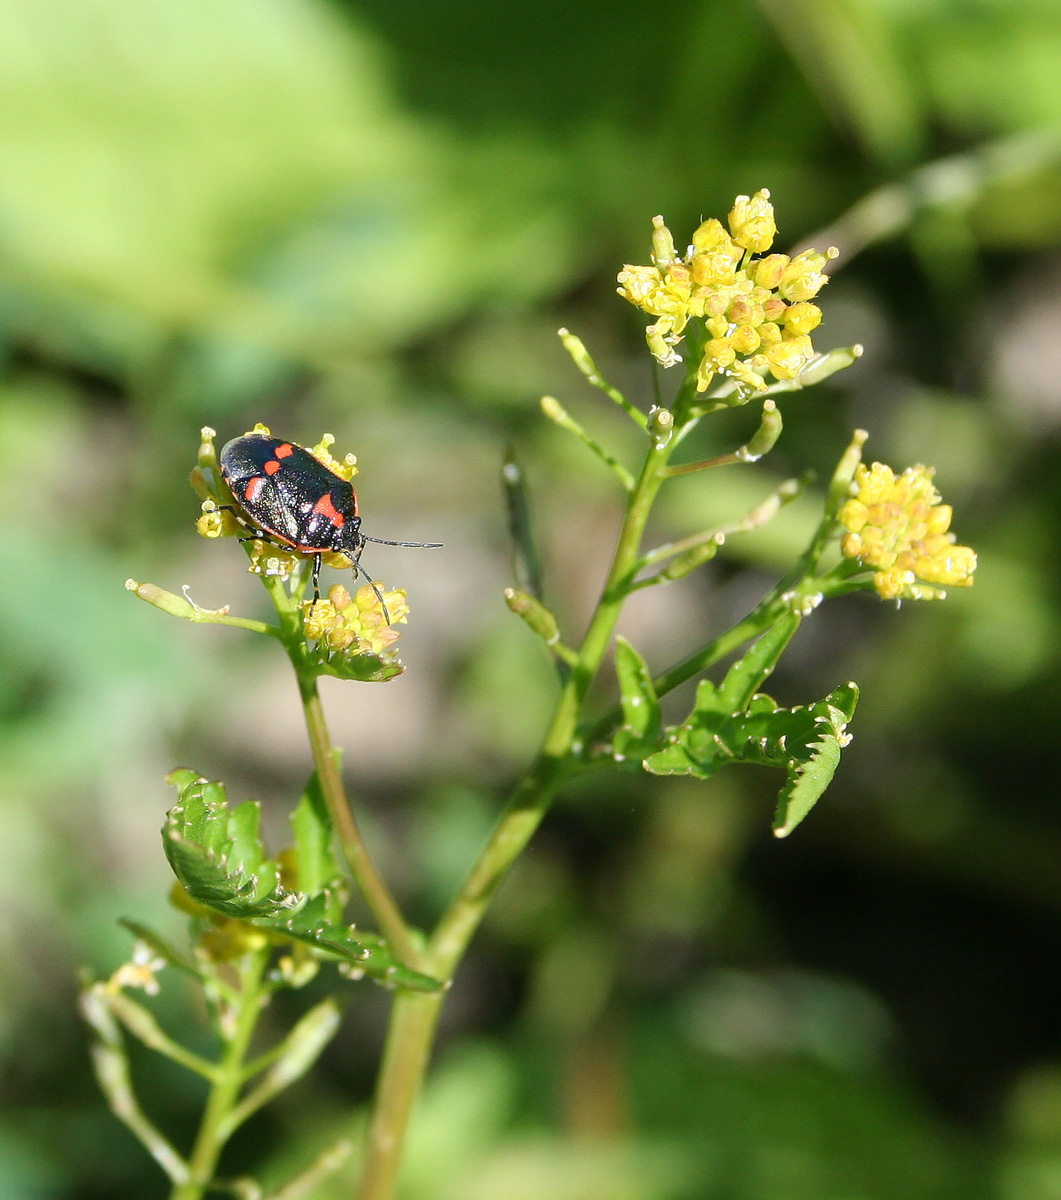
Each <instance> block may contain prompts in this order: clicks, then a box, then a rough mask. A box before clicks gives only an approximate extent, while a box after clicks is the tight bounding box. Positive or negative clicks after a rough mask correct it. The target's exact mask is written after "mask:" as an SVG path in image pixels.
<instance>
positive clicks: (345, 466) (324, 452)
mask: <svg viewBox="0 0 1061 1200" xmlns="http://www.w3.org/2000/svg"><path fill="white" fill-rule="evenodd" d="M334 445H335V438H334V437H332V435H331V434H330V433H325V434H323V435H322V436H321V440H320V441H319V442H318V443H317V444H316V445H315V446H311V447H310V451H309V452H310V454H312V455H313V457H314V458H315V459H317V461H318V462H321V463H323V464H324V466H326V467H327V468H328V470H329V471H331V473H332V474H333V475H338V476H339V478H340V479H345V480H346V481H347V483H349V482H350V480H351V479H353V477H354V476H355V475H356V474H357V459H356V458H355V457H354V455H352V454H348V455H347V456H346V457H345V458H344V459H343V461H342V462H340V461H339V460H338V459H337V458H333V457H332V455H331V453H330V451H331V447H332V446H334Z"/></svg>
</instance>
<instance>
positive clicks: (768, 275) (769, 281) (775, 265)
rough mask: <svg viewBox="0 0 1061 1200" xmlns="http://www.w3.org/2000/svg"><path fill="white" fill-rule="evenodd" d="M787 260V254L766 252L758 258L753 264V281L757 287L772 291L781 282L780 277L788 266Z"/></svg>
mask: <svg viewBox="0 0 1061 1200" xmlns="http://www.w3.org/2000/svg"><path fill="white" fill-rule="evenodd" d="M789 261H790V260H789V257H788V255H787V254H768V255H767V256H766V258H763V259H760V260H759V262H757V263H755V264H754V266H755V275H754V279H755V282H756V283H757V284H758V285H759V287H761V288H764V289H765V290H766V291H768V292H772V291H773V290H774V289H775V288H776V287H777V285H778V284H779V283H780V282H781V277H782V276H783V275H784V273H785V271H786V269H787V268H788V264H789Z"/></svg>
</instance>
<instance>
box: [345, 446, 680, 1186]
mask: <svg viewBox="0 0 1061 1200" xmlns="http://www.w3.org/2000/svg"><path fill="white" fill-rule="evenodd" d="M675 444H676V439H672V440H671V442H670V443H663V444H660V443H655V444H653V445H652V447H651V448H650V449H649V451H648V453H647V454H646V456H645V460H644V464H643V466H642V469H641V473H640V475H639V477H638V479H637V482H636V484H635V485H634V488H633V490H632V492H631V493H630V497H629V499H628V501H627V507H626V513H625V516H624V519H623V526H622V529H621V531H620V534H619V540H618V543H617V545H616V549H615V554H614V557H613V559H612V565H611V570H610V571H609V573H608V579H607V582H606V583H605V585H604V590H603V592H602V593H601V598H600V601H599V603H598V605H597V608H596V610H595V612H594V614H593V617H592V619H591V620H590V623H589V626H588V628H587V630H586V634H585V636H584V638H583V640H582V645H581V646H580V648H579V650H578V654H577V657H576V659H575V661H574V663H573V664H572V669H571V674H570V676H569V678H568V679H567V681H566V683H565V684H564V686H563V689H562V691H561V693H560V697H559V699H558V701H557V705H556V709H555V711H554V713H553V718H552V720H551V721H550V723H549V727H548V729H547V731H546V734H545V737H544V740H543V742H542V747H541V750H540V751H539V752H538V755H537V757H536V758H535V760H534V763H533V764H532V766H531V768H530V770H529V771H528V773H527V774H526V776H524V778H523V779H522V780H521V781H520V783H519V784H518V785H517V786H516V789H515V791H514V792H513V794H512V796H511V797H510V799H509V801H508V804H507V806H506V807H505V810H504V812H503V813H502V815H501V817H500V819H499V821H498V823H497V825H496V827H495V828H494V832H493V834H492V835H491V837H490V839H489V841H488V842H487V845H486V847H485V848H484V850H483V851H482V853H481V854H480V856H479V858H478V860H477V861H476V863H475V864H474V866H473V867H472V869H471V871H470V872H469V874H468V877H467V879H466V880H465V882H464V885H463V886H462V888H461V890H460V892H459V894H458V896H457V898H456V899H455V900H454V901H453V903H452V904H451V905H450V907H449V909H448V910H447V911H446V913H445V914H444V915H443V917H442V919H441V920H440V921H439V923H438V926H437V927H436V929H435V932H434V934H433V935H432V937H431V940H430V942H429V945H428V950H427V954H426V956H425V960H424V962H423V964H422V969H425V970H427V971H428V972H430V973H431V974H433V975H434V976H435V977H436V978H437V979H442V980H444V981H446V982H449V981H450V980H451V979H452V976H453V972H454V970H455V969H456V967H457V964H458V963H459V962H460V960H461V957H462V956H463V954H464V951H465V950H466V949H467V947H468V943H469V942H470V941H471V939H472V936H473V935H474V933H475V931H476V929H477V928H478V927H479V924H480V922H481V921H482V919H483V916H484V915H485V913H486V909H487V907H488V905H489V903H490V900H491V898H492V897H493V895H494V893H495V891H496V890H497V888H498V886H499V884H500V883H501V881H502V879H503V878H504V877H505V875H506V873H507V872H508V869H509V868H510V867H511V865H512V863H513V862H514V861H515V860H516V858H517V857H518V856H519V854H520V853H521V852H522V851H523V850H524V849H525V848H526V846H527V843H528V842H529V841H530V839H531V838H532V837H533V835H534V832H535V831H536V830H537V828H538V826H539V824H540V823H541V820H542V818H543V817H544V815H545V813H546V811H547V810H548V808H549V805H550V803H551V802H552V799H553V797H554V796H555V795H556V792H557V790H558V789H559V788H560V786H561V785H562V784H563V782H564V781H565V779H567V778H568V777H569V776H570V774H571V773H572V770H573V767H574V765H575V739H576V735H577V730H578V724H579V720H580V718H581V714H582V707H583V704H584V702H585V699H586V693H587V691H588V690H589V686H590V684H591V682H592V681H593V678H594V676H595V675H596V674H597V672H598V670H599V669H600V666H601V663H602V662H603V660H604V656H605V654H606V653H607V649H608V645H609V643H610V641H611V637H612V634H613V632H614V630H615V624H616V622H617V620H618V619H619V613H620V611H621V609H622V605H623V601H624V600H625V599H626V597H627V595H629V593H630V589H631V584H632V580H633V577H634V575H635V574H636V572H637V569H638V563H639V555H640V549H641V541H642V538H643V536H644V531H645V525H646V523H647V521H648V517H649V514H650V512H651V511H652V505H653V502H654V501H655V498H656V494H657V493H658V491H659V488H660V486H661V484H662V483H663V480H664V478H665V471H666V465H667V460H668V458H669V456H670V454H671V452H672V450H673V447H674V445H675ZM441 1003H442V994H439V993H436V994H430V995H413V994H411V993H401V992H399V994H398V995H397V997H396V998H395V1001H394V1008H393V1011H392V1015H391V1025H390V1029H389V1031H388V1035H387V1046H386V1051H385V1053H384V1058H383V1063H382V1065H381V1067H380V1075H379V1082H378V1086H377V1091H376V1099H375V1103H374V1108H373V1114H372V1121H371V1124H370V1127H369V1135H368V1144H367V1148H366V1161H365V1169H364V1174H363V1177H362V1182H361V1188H360V1191H359V1193H358V1194H359V1197H360V1200H391V1198H392V1197H393V1195H394V1189H395V1186H396V1183H397V1178H398V1170H399V1165H400V1162H401V1154H402V1146H403V1141H404V1136H405V1131H406V1128H407V1125H408V1120H409V1114H410V1112H411V1111H412V1107H413V1104H414V1102H415V1099H416V1096H417V1094H418V1092H419V1089H420V1085H421V1082H422V1079H423V1074H424V1070H425V1068H426V1066H427V1060H428V1055H429V1052H430V1047H431V1041H432V1038H433V1035H434V1029H435V1024H436V1021H437V1017H438V1011H439V1008H440V1007H441Z"/></svg>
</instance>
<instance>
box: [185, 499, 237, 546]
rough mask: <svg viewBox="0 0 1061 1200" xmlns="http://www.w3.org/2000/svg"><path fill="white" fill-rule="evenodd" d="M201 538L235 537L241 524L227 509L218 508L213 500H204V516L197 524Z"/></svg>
mask: <svg viewBox="0 0 1061 1200" xmlns="http://www.w3.org/2000/svg"><path fill="white" fill-rule="evenodd" d="M195 528H196V529H197V530H198V531H199V535H200V537H204V538H218V537H235V536H236V534H237V533H239V532H240V523H239V521H237V520H236V518H235V517H234V516H233V515H232V513H231V512H230V511H229V510H228V509H227V508H218V506H217V505H216V504H215V503H214V501H213V500H204V501H203V505H202V516H201V517H200V518H199V519H198V520H197V521H196V522H195Z"/></svg>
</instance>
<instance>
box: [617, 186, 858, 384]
mask: <svg viewBox="0 0 1061 1200" xmlns="http://www.w3.org/2000/svg"><path fill="white" fill-rule="evenodd" d="M728 224H729V230H728V232H727V230H726V228H725V227H724V226H723V225H722V223H721V221H718V220H715V218H713V217H712V218H711V219H710V220H708V221H705V222H704V223H703V224H702V225H701V226H700V228H699V229H697V231H696V232H695V233H694V234H693V241H692V245H691V246H690V247H689V248H688V250H687V251H686V253H685V254H684V255H681V256H679V255H678V253H677V251H676V250H675V247H674V239H673V237H672V236H671V232H670V230H669V229H668V228H667V226H666V225H665V224H664V223H663V218H662V217H656V218H654V220H653V226H654V232H653V235H652V262H653V265H652V266H648V267H639V266H630V265H627V266H625V267H624V268H623V269H622V271H620V272H619V283H620V285H621V286H620V287H619V295H620V296H623V297H624V298H625V299H627V300H629V301H630V303H631V304H634V305H636V306H637V307H638V308H640V309H642V310H643V311H644V312H646V313H648V314H649V315H650V316H654V317H655V318H656V320H655V321H654V322H653V324H651V325H650V326H649V327H648V329H647V330H646V331H645V336H646V339H647V341H648V347H649V349H650V350H651V351H652V353H653V354H654V355H655V357H656V359H657V360H658V361H659V362H660V364H661V365H662V366H664V367H670V366H673V365H674V364H675V363H678V362H681V356H680V355H679V354H678V352H677V350H676V349H675V347H676V346H677V345H678V343H679V342H680V341H681V340H682V338H683V337H684V335H685V330H686V326H687V325H688V323H689V321H690V319H692V318H700V319H702V320H703V322H704V326H705V329H706V332H707V342H706V344H705V346H704V350H703V357H702V359H701V361H700V363H699V366H698V367H697V373H696V386H697V390H698V391H701V392H702V391H705V390H706V389H707V388H708V387H709V386H710V384H711V381H712V380H713V379H714V377H715V375H716V374H718V375H726V376H730V377H732V378H733V379H735V380H736V381H737V383H738V384H739V385H742V386H743V387H744V388H745V389H760V388H763V387H765V386H766V384H765V382H764V380H763V376H764V374H765V373H767V372H769V374H771V375H772V376H773V377H774V378H775V379H794V378H795V377H796V376H797V375H798V374H799V373H800V371H801V370H802V369H803V368H804V367H805V366H806V364H807V363H808V362H809V361H810V359H811V358H812V357H813V355H814V347H813V345H812V344H811V338H810V334H811V332H812V331H813V330H814V329H815V328H816V327H817V326H818V324H819V323H820V322H821V319H822V314H821V309H819V308H818V306H817V305H815V304H811V303H809V302H810V301H811V300H812V299H813V298H814V297H815V296H816V295H817V294H818V292H820V291H821V289H822V287H824V285H825V284H826V283H828V276H826V275H825V274H824V273H823V271H822V268H823V267H824V266H825V264H826V262H827V261H828V260H829V259H831V258H835V257H836V255H837V253H838V251H837V250H836V249H835V248H830V249H829V250H827V251H825V253H824V254H823V253H820V252H819V251H817V250H804V251H803V252H802V253H801V254H797V255H796V256H795V257H794V258H790V257H789V256H788V255H787V254H770V255H767V256H766V257H757V256H759V255H763V254H764V253H765V252H766V251H767V250H769V249H770V247H771V246H772V245H773V241H774V236H775V234H776V233H777V226H776V225H775V224H774V210H773V206H772V205H771V204H770V193H769V192H768V191H767V190H766V189H765V188H764V189H762V190H761V191H758V192H756V193H755V195H754V196H750V197H749V196H738V197H737V199H736V202H735V203H734V206H733V210H732V211H731V212H730V214H729V221H728Z"/></svg>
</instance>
